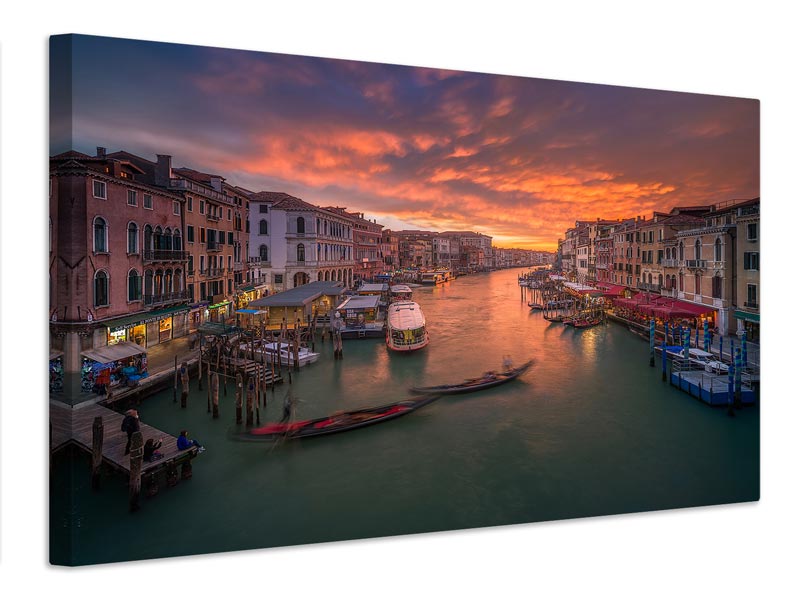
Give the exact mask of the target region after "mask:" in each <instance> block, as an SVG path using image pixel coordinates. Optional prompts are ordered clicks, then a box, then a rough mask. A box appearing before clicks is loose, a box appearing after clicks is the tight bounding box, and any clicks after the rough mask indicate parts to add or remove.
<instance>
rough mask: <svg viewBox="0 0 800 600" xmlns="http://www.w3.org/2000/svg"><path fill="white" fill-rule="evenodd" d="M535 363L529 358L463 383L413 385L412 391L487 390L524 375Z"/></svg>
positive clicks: (454, 391)
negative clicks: (520, 363) (520, 364)
mask: <svg viewBox="0 0 800 600" xmlns="http://www.w3.org/2000/svg"><path fill="white" fill-rule="evenodd" d="M532 364H533V360H529V361H528V362H526V363H525V364H524V365H522V366H519V367H517V368H516V369H509V370H508V371H502V372H500V373H495V372H494V371H489V372H487V373H484V374H483V375H481V376H480V377H475V378H473V379H465V380H464V381H462V382H461V383H453V384H447V385H434V386H430V387H412V388H411V391H412V392H414V393H415V394H465V393H467V392H475V391H477V390H485V389H486V388H490V387H494V386H496V385H501V384H503V383H508V382H509V381H512V380H514V379H516V378H517V377H519V376H520V375H522V374H523V373H524V372H525V371H527V370H528V369H529V368H530V366H531V365H532Z"/></svg>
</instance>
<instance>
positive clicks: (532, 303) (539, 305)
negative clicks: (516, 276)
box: [528, 302, 544, 310]
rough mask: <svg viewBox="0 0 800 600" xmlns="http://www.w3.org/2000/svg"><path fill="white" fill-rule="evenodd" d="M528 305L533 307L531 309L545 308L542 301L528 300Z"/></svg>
mask: <svg viewBox="0 0 800 600" xmlns="http://www.w3.org/2000/svg"><path fill="white" fill-rule="evenodd" d="M528 306H530V307H531V310H544V304H542V303H540V302H528Z"/></svg>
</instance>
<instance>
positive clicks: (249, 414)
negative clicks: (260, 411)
mask: <svg viewBox="0 0 800 600" xmlns="http://www.w3.org/2000/svg"><path fill="white" fill-rule="evenodd" d="M254 393H255V390H254V389H253V378H252V377H248V378H247V408H246V412H247V417H246V422H245V425H247V427H252V426H253V395H254Z"/></svg>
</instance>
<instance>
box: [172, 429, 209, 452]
mask: <svg viewBox="0 0 800 600" xmlns="http://www.w3.org/2000/svg"><path fill="white" fill-rule="evenodd" d="M192 446H195V447H196V448H197V449H198V450H199V451H200V452H203V451H205V448H204V447H203V446H202V445H201V444H200V442H198V441H197V440H190V439H189V432H188V431H186V430H185V429H184V430H182V431H181V434H180V435H179V436H178V450H188V449H189V448H191V447H192Z"/></svg>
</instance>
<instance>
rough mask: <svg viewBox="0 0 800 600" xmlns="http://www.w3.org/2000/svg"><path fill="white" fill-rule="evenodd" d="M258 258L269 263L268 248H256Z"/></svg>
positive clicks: (262, 246)
mask: <svg viewBox="0 0 800 600" xmlns="http://www.w3.org/2000/svg"><path fill="white" fill-rule="evenodd" d="M258 256H259V258H261V260H262V261H264V262H269V248H268V247H267V246H265V245H264V244H261V245H260V246H259V247H258Z"/></svg>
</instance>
